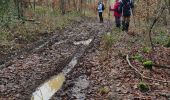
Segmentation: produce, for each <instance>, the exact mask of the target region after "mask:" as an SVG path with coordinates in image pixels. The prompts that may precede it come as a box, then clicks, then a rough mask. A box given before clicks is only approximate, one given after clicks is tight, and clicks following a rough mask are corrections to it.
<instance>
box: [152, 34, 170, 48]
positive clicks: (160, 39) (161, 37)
mask: <svg viewBox="0 0 170 100" xmlns="http://www.w3.org/2000/svg"><path fill="white" fill-rule="evenodd" d="M153 40H154V43H156V44H160V45H166V44H167V42H168V40H169V36H168V34H167V33H165V32H163V31H161V32H159V33H157V34H156V36H155V37H154V38H153Z"/></svg>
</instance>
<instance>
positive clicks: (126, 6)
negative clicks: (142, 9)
mask: <svg viewBox="0 0 170 100" xmlns="http://www.w3.org/2000/svg"><path fill="white" fill-rule="evenodd" d="M131 3H132V1H131V0H127V1H126V0H124V1H121V4H120V5H119V7H118V12H119V13H121V12H122V10H123V9H124V10H126V11H127V10H129V11H130V9H131ZM122 5H123V6H122Z"/></svg>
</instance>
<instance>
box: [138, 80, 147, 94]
mask: <svg viewBox="0 0 170 100" xmlns="http://www.w3.org/2000/svg"><path fill="white" fill-rule="evenodd" d="M139 89H140V91H141V92H147V91H149V86H148V85H147V84H145V83H144V82H140V83H139Z"/></svg>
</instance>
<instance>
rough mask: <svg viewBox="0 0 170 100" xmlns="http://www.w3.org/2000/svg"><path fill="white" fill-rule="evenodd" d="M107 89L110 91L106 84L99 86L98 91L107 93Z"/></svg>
mask: <svg viewBox="0 0 170 100" xmlns="http://www.w3.org/2000/svg"><path fill="white" fill-rule="evenodd" d="M109 91H110V89H109V87H108V86H102V87H100V88H99V92H100V93H101V94H107V93H108V92H109Z"/></svg>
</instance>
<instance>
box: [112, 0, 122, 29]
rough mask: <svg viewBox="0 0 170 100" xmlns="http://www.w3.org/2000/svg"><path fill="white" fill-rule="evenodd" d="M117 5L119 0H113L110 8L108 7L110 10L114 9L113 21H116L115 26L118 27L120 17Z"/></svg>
mask: <svg viewBox="0 0 170 100" xmlns="http://www.w3.org/2000/svg"><path fill="white" fill-rule="evenodd" d="M119 6H120V2H119V0H116V1H115V4H114V7H113V8H111V7H110V11H114V14H113V15H114V17H115V22H116V27H118V28H120V26H121V24H120V18H121V13H120V12H119Z"/></svg>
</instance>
